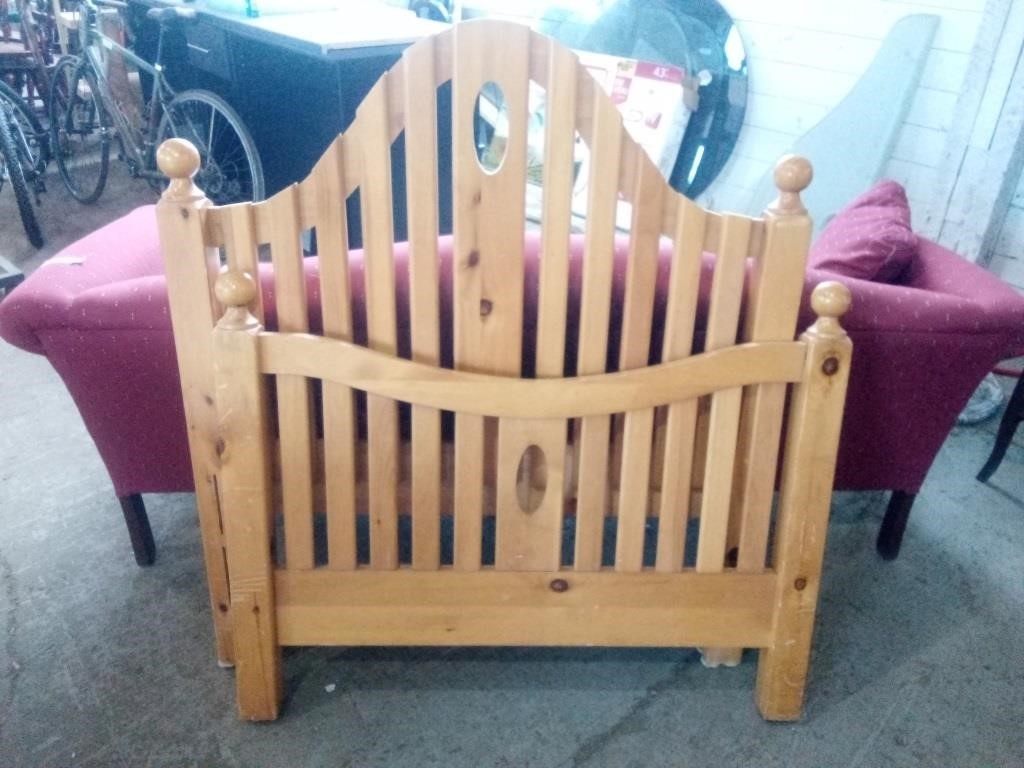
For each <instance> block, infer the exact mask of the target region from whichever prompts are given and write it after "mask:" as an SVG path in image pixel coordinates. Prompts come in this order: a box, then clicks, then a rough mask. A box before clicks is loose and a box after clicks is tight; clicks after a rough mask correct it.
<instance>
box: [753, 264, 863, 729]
mask: <svg viewBox="0 0 1024 768" xmlns="http://www.w3.org/2000/svg"><path fill="white" fill-rule="evenodd" d="M811 306H812V307H813V309H814V311H815V313H816V314H817V316H818V319H817V322H815V323H814V325H812V326H811V327H810V328H809V329H808V330H807V331H806V332H805V333H804V334H803V335H802V336H801V337H800V338H801V340H802V341H803V342H804V343H806V344H807V358H806V362H805V364H804V374H803V378H802V381H801V382H800V383H799V384H797V385H795V387H794V390H793V400H792V403H791V407H790V413H789V425H788V432H787V435H786V449H785V466H784V468H783V474H782V488H781V497H780V503H779V514H778V521H777V532H776V537H775V551H774V557H773V566H774V569H775V572H776V575H777V579H778V581H777V587H776V596H775V601H776V602H775V627H774V638H773V642H772V645H771V646H770V647H768V648H767V649H764V650H762V651H761V657H760V661H759V664H758V669H757V705H758V708H759V709H760V711H761V714H762V715H763V716H764V718H765V719H767V720H796V719H798V718H799V717H800V714H801V711H802V709H803V698H804V687H805V684H806V682H807V669H808V664H809V662H810V652H811V636H812V634H813V632H814V614H815V610H816V607H817V603H818V589H819V587H820V584H821V564H822V558H823V556H824V553H825V535H826V529H827V527H828V517H829V508H830V505H831V501H832V480H833V476H834V474H835V466H836V453H837V450H838V445H839V429H840V426H841V423H842V416H843V404H844V402H845V400H846V384H847V379H848V376H849V370H850V353H851V350H852V344H851V342H850V339H849V338H848V337H847V335H846V332H845V331H844V330H843V328H842V326H841V325H840V324H839V318H841V317H842V316H843V315H844V314H845V313H846V311H847V310H848V309H849V307H850V291H849V290H848V289H847V288H846V286H844V285H843V284H842V283H838V282H833V281H829V282H825V283H822V284H820V285H818V286H817V287H816V288H815V289H814V293H813V294H812V297H811Z"/></svg>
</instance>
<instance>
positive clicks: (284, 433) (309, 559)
mask: <svg viewBox="0 0 1024 768" xmlns="http://www.w3.org/2000/svg"><path fill="white" fill-rule="evenodd" d="M269 212H270V214H271V217H272V221H273V226H272V228H271V233H270V252H271V258H272V260H273V265H274V291H275V294H276V297H275V301H276V307H277V325H278V328H279V329H280V330H281V331H282V332H304V331H307V330H309V314H308V308H307V304H306V277H305V272H304V270H303V264H302V261H303V260H302V247H301V244H300V242H299V236H300V228H299V211H298V189H297V187H295V186H291V187H287V188H286V189H284V190H282V191H281V192H280V193H279V194H278V195H276V196H275V197H274V198H273V200H272V201H270V206H269ZM312 410H313V403H312V393H311V391H310V385H309V380H308V379H306V378H305V377H301V376H288V375H284V376H278V377H277V411H278V431H279V434H280V451H281V454H280V461H281V487H282V500H283V506H284V510H283V511H284V536H285V558H286V561H287V564H288V567H289V568H299V569H303V568H312V567H313V420H312Z"/></svg>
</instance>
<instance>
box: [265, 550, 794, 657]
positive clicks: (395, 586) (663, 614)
mask: <svg viewBox="0 0 1024 768" xmlns="http://www.w3.org/2000/svg"><path fill="white" fill-rule="evenodd" d="M554 579H561V580H563V581H564V582H565V584H566V586H567V587H568V588H567V589H566V590H565V591H563V592H556V591H554V590H552V589H551V582H552V580H554ZM774 585H775V577H774V575H773V574H770V573H764V574H749V575H748V574H744V575H737V574H717V575H716V574H700V575H698V574H695V573H692V572H690V573H682V574H673V575H671V576H670V577H666V576H665V575H664V574H658V573H635V574H623V573H615V572H610V571H604V572H598V573H575V572H572V571H552V572H540V573H538V572H534V573H514V572H502V571H495V570H492V569H487V570H485V571H483V572H479V573H460V572H455V571H451V570H448V569H445V570H442V571H441V572H436V573H429V572H422V571H419V572H417V571H412V570H409V569H400V570H398V571H394V572H390V573H380V572H375V571H365V570H364V571H357V572H355V573H352V574H338V573H330V572H327V571H314V572H309V573H292V572H290V571H278V572H277V574H276V578H275V588H276V594H277V602H278V609H277V626H278V640H279V642H280V643H281V644H282V645H540V646H547V645H584V646H591V645H598V646H621V645H630V646H663V647H679V646H692V645H701V644H707V643H709V642H712V641H715V642H726V643H730V644H735V645H740V646H749V647H763V646H764V645H766V644H767V643H768V642H769V638H770V636H771V617H772V595H773V588H774Z"/></svg>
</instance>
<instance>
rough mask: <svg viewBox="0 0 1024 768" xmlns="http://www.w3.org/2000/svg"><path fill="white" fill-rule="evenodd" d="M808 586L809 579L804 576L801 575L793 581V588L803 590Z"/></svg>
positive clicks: (798, 590)
mask: <svg viewBox="0 0 1024 768" xmlns="http://www.w3.org/2000/svg"><path fill="white" fill-rule="evenodd" d="M806 588H807V579H805V578H804V577H803V576H801V577H799V578H798V579H797V580H796V581H794V582H793V589H795V590H796V591H797V592H803V591H804V590H805V589H806Z"/></svg>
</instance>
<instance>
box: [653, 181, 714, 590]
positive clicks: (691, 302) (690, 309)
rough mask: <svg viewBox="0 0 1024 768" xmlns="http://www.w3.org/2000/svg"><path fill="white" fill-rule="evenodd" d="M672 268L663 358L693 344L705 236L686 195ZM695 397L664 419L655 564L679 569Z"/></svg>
mask: <svg viewBox="0 0 1024 768" xmlns="http://www.w3.org/2000/svg"><path fill="white" fill-rule="evenodd" d="M676 208H677V210H676V217H675V231H674V233H673V250H672V270H671V273H670V275H669V287H668V306H667V307H666V310H665V339H664V341H663V343H662V350H661V359H662V360H664V361H669V360H681V359H684V358H686V357H689V356H690V352H691V351H692V349H693V330H694V326H695V323H696V316H697V297H698V293H699V290H700V274H701V253H702V247H701V246H702V243H703V242H704V235H705V222H706V217H705V215H704V212H703V211H702V210H701V209H700V208H698V207H697V206H696V205H694V204H693V203H691V202H690V201H689V200H685V199H683V198H679V199H678V202H677V203H676ZM696 424H697V400H696V399H692V398H691V399H690V400H686V401H684V402H677V403H673V404H672V405H670V406H669V408H668V415H667V417H666V420H665V426H664V430H665V449H664V463H663V465H662V480H661V504H660V507H659V509H658V547H657V556H656V558H655V563H654V567H655V569H656V570H658V571H660V572H663V573H665V572H672V571H679V570H680V569H681V568H682V567H683V555H684V553H685V551H686V523H687V521H688V520H689V518H690V477H691V475H692V468H693V448H694V444H693V436H694V430H695V428H696Z"/></svg>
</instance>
